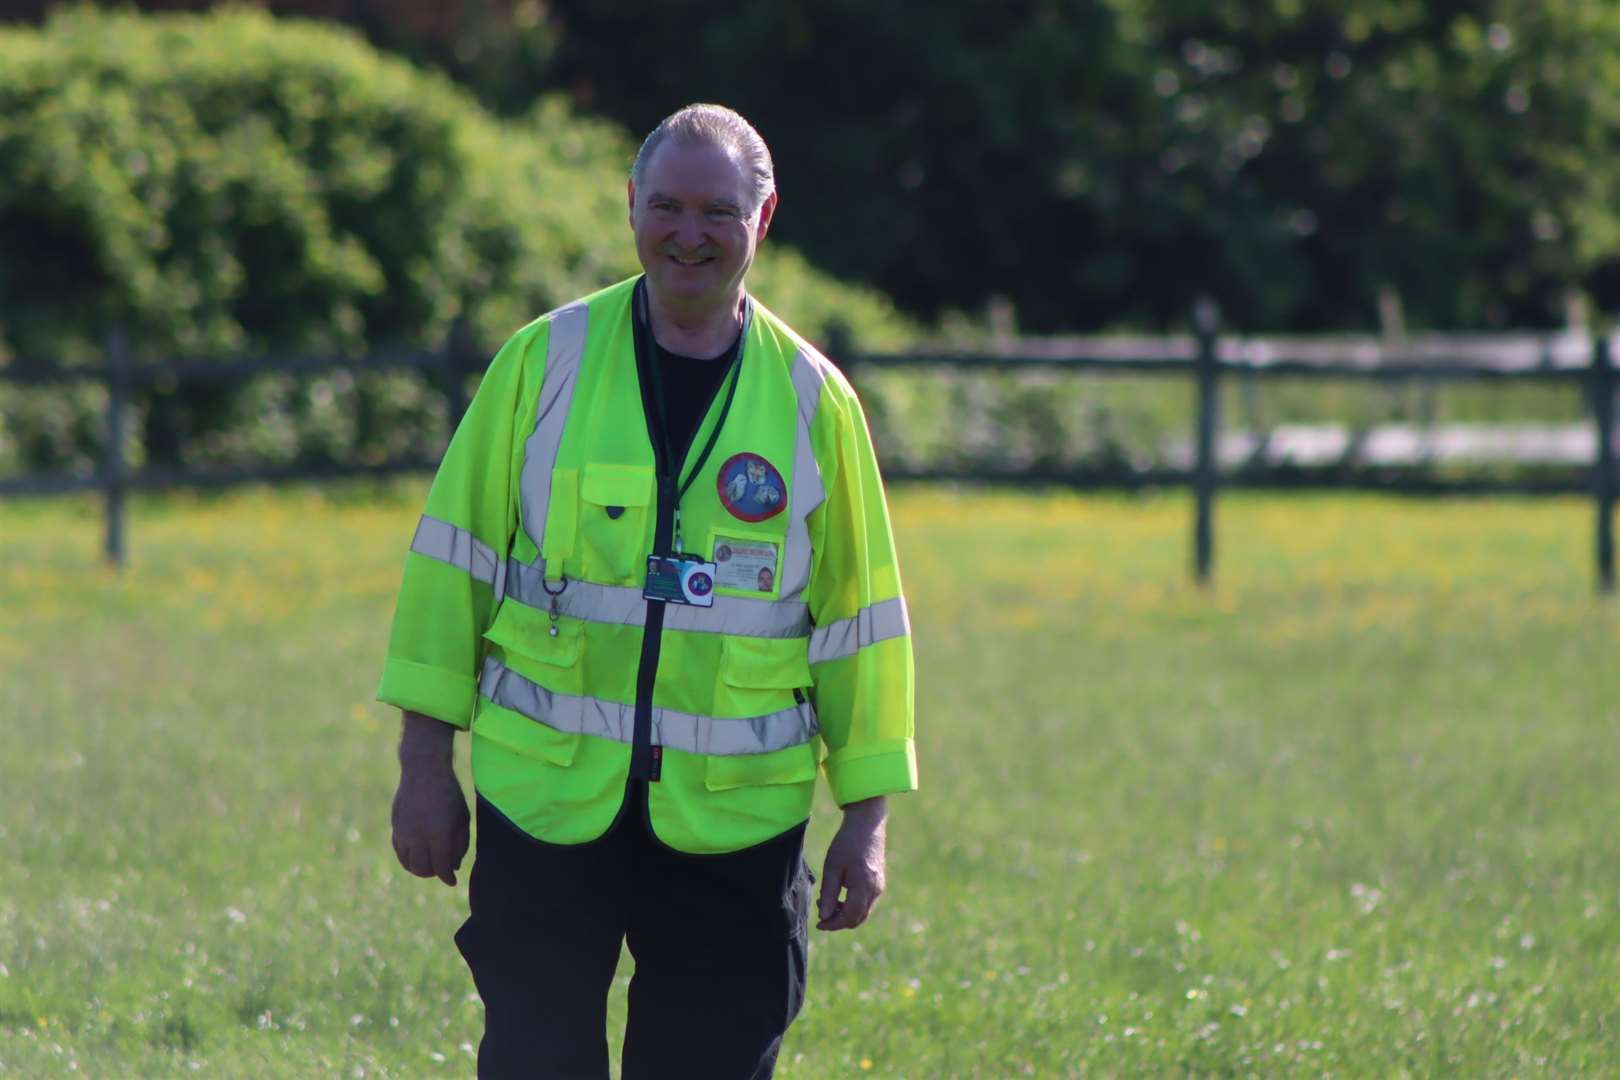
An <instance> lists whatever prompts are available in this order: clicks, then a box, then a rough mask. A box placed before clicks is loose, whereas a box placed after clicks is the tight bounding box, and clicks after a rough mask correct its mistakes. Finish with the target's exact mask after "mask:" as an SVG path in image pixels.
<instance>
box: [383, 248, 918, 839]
mask: <svg viewBox="0 0 1620 1080" xmlns="http://www.w3.org/2000/svg"><path fill="white" fill-rule="evenodd" d="M636 281H637V279H631V280H629V281H625V282H621V283H620V284H618V285H614V286H610V287H609V288H606V289H604V290H602V291H600V292H597V293H594V294H592V295H590V296H588V297H585V298H584V299H582V300H580V301H577V302H576V303H573V304H570V305H568V306H566V307H563V308H560V309H558V310H557V311H554V312H552V313H550V314H548V315H545V316H543V317H541V318H540V319H537V320H536V321H535V322H533V323H531V324H530V325H528V326H526V327H524V328H523V329H522V330H520V331H518V332H517V334H515V335H514V336H513V337H512V339H511V340H510V341H508V342H507V343H506V345H505V346H504V347H503V348H502V349H501V350H500V352H499V353H498V354H497V355H496V357H495V359H494V361H493V362H492V363H491V365H490V367H489V370H488V372H487V373H486V374H485V376H484V379H483V382H482V384H481V385H480V387H479V389H478V393H477V394H476V396H475V397H474V399H473V402H472V404H471V406H470V407H469V409H468V411H467V414H466V416H465V418H464V419H463V420H462V422H461V424H460V426H459V427H458V428H457V429H456V432H455V435H454V437H453V438H452V440H451V442H450V446H449V448H448V450H447V451H446V452H445V456H444V460H443V462H442V464H441V465H440V467H439V471H438V474H437V476H436V477H435V479H434V482H433V486H432V489H431V491H430V492H429V495H428V500H427V507H426V512H425V514H424V515H423V517H422V519H421V522H420V524H419V525H418V527H417V531H416V535H415V538H414V540H413V541H412V544H411V550H410V554H409V555H408V556H407V558H406V566H405V574H404V581H403V584H402V585H401V588H400V594H399V601H398V607H397V609H396V612H395V616H394V623H393V630H392V634H391V637H390V641H389V646H388V657H387V660H386V663H385V666H384V671H383V676H382V682H381V685H380V687H379V689H378V694H377V696H378V698H379V700H382V701H385V702H388V703H390V704H393V705H397V706H399V707H401V708H403V709H410V710H414V711H416V712H420V713H425V714H426V715H428V716H432V717H435V718H437V719H439V720H442V721H444V722H446V723H449V724H453V725H455V726H456V727H459V728H464V729H465V728H467V727H469V726H470V728H471V731H472V767H473V780H474V785H475V786H476V788H477V790H478V792H479V793H480V794H481V795H482V796H483V797H484V798H485V799H487V800H488V801H489V802H490V803H491V804H492V805H493V806H494V807H495V808H496V809H497V810H499V811H501V812H502V813H503V814H504V815H505V816H506V817H507V818H509V819H510V820H511V821H512V822H514V823H515V824H516V825H518V826H519V827H520V828H522V829H524V830H525V831H527V832H528V833H529V834H531V835H533V836H535V837H537V838H539V839H540V840H544V841H547V842H550V843H558V844H576V843H583V842H586V841H589V840H592V839H595V838H596V837H598V836H600V835H602V833H603V832H605V831H606V829H607V828H608V826H609V825H610V824H611V823H612V821H613V819H614V817H615V815H616V814H617V812H618V810H619V807H620V804H621V801H622V799H623V795H624V792H625V788H626V780H627V778H629V777H630V776H632V775H638V776H641V777H643V778H645V779H647V780H648V781H649V783H648V799H647V801H648V807H649V816H650V818H651V824H652V828H653V831H654V833H655V834H656V835H657V836H658V837H659V838H660V839H661V840H662V841H663V842H664V843H666V844H668V845H670V846H671V847H673V848H676V849H677V850H681V851H687V852H694V853H706V852H724V851H735V850H738V849H741V848H743V847H747V846H749V845H751V844H755V843H759V842H761V841H763V840H766V839H768V838H770V837H772V836H775V835H777V834H779V833H781V832H783V831H784V830H786V829H788V828H791V827H793V826H794V825H797V824H799V823H800V822H802V821H804V820H805V819H806V818H807V817H808V816H809V814H810V805H811V798H812V795H813V792H814V788H815V777H816V773H817V768H818V765H819V766H820V767H821V768H822V769H824V770H825V772H826V775H827V779H828V782H829V784H830V786H831V789H832V794H833V797H834V798H835V800H836V801H837V802H838V803H839V804H840V805H845V804H848V803H851V802H855V801H858V800H861V799H866V798H870V797H872V796H875V795H886V794H892V793H896V792H902V791H908V790H911V789H913V788H915V787H916V785H917V765H916V754H915V749H914V746H913V740H912V712H913V670H912V653H911V639H910V623H909V620H908V617H907V614H906V605H905V600H904V598H903V597H902V595H901V590H900V575H899V570H898V567H897V565H896V560H895V551H894V542H893V538H892V534H891V531H890V526H889V515H888V508H887V505H886V503H885V501H884V495H883V485H882V481H881V479H880V478H879V475H878V470H877V462H876V459H875V458H874V456H873V452H872V444H871V438H870V435H869V434H868V431H867V427H866V421H865V417H864V416H863V414H862V412H861V408H860V405H859V403H858V402H857V400H856V397H855V394H854V392H853V390H852V389H851V388H850V386H849V383H848V382H846V381H845V379H844V378H843V376H842V375H840V374H839V372H838V371H837V369H835V368H834V367H833V366H832V365H831V364H830V363H828V362H827V360H826V359H825V358H824V357H822V356H821V355H820V354H819V353H818V352H817V351H816V350H815V349H814V348H812V347H811V346H810V345H809V344H807V343H806V342H805V341H804V340H803V339H801V338H800V337H799V336H798V335H796V334H795V333H794V332H793V331H792V330H791V329H789V328H788V326H787V325H786V324H785V323H783V322H782V321H781V320H780V319H779V318H777V317H776V316H775V315H773V314H772V313H771V312H769V311H768V310H766V309H765V308H764V306H763V305H760V304H758V303H757V302H755V301H753V300H752V299H751V298H750V299H749V300H748V301H747V304H746V309H747V311H748V312H749V315H748V317H747V318H745V319H744V331H743V342H742V346H743V347H742V354H741V360H740V364H739V366H738V367H737V369H736V371H735V374H734V376H733V377H734V378H735V388H734V390H733V389H732V388H730V387H728V386H727V385H724V384H723V385H722V387H721V389H720V391H719V392H718V393H717V394H716V399H715V403H714V404H712V405H711V407H710V409H709V412H708V414H707V415H706V417H705V418H704V420H703V423H702V425H701V427H700V428H699V430H698V432H697V434H696V435H695V436H694V437H693V439H692V442H691V449H690V450H689V451H688V454H687V460H686V461H685V462H684V463H683V464H682V467H681V470H680V473H679V479H680V480H681V481H685V480H686V479H687V476H688V470H689V469H690V468H691V466H692V465H693V464H694V463H695V461H696V459H697V458H698V457H699V455H700V453H701V451H702V448H703V447H704V446H705V445H706V444H707V443H708V442H709V436H710V434H711V433H712V432H713V431H714V428H715V422H716V419H717V417H718V416H719V414H720V412H721V411H722V403H723V402H722V399H723V398H725V397H726V396H727V395H728V393H729V394H730V395H731V397H732V402H731V406H730V409H729V412H728V413H727V416H726V419H725V422H724V424H723V425H721V429H720V431H719V434H718V437H717V439H716V441H715V443H714V446H713V449H712V451H711V453H710V454H709V456H708V457H707V459H706V460H705V461H704V463H703V465H702V468H701V470H700V471H699V473H698V475H696V476H694V477H692V480H691V483H690V485H689V486H687V487H686V488H685V493H684V495H683V496H681V497H680V498H679V500H678V503H677V500H676V498H675V488H676V486H677V485H675V484H661V483H660V482H659V480H658V476H659V470H658V462H659V460H660V459H659V458H657V457H656V456H655V450H654V447H653V441H652V438H651V437H650V435H649V432H648V425H647V422H646V419H645V417H646V413H645V412H644V408H643V395H642V380H641V378H640V376H639V374H638V367H637V361H636V346H635V332H634V329H633V321H632V317H631V305H632V300H633V296H634V294H635V286H636ZM728 381H729V380H728ZM669 471H671V470H670V469H669V468H668V467H667V466H666V468H665V470H664V472H666V473H667V472H669ZM677 509H678V511H679V522H680V533H681V547H682V549H683V550H684V551H686V552H690V553H692V554H695V555H697V556H700V557H701V558H702V559H703V560H707V561H711V562H713V563H714V564H715V566H716V568H717V573H715V574H714V575H712V578H713V580H712V583H711V587H712V592H713V597H714V604H713V606H711V607H700V606H689V605H679V604H673V603H666V602H664V601H662V600H647V599H645V598H644V597H643V592H644V589H645V587H646V582H647V574H648V556H649V554H651V553H654V552H655V551H656V552H657V553H659V554H664V553H667V552H668V551H669V550H670V548H671V546H672V541H673V538H672V535H671V534H672V532H673V527H674V520H675V517H676V511H677Z"/></svg>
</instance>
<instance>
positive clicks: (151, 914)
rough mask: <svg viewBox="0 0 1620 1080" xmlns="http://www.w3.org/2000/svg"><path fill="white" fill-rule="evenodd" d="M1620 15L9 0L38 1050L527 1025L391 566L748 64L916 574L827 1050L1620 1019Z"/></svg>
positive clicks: (19, 704) (1114, 6)
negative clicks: (439, 807) (682, 133)
mask: <svg viewBox="0 0 1620 1080" xmlns="http://www.w3.org/2000/svg"><path fill="white" fill-rule="evenodd" d="M1617 58H1620V5H1616V4H1614V3H1612V0H1428V2H1425V0H1354V2H1351V0H1342V2H1340V0H1089V2H1082V0H999V2H990V0H934V2H931V3H929V4H926V5H922V4H898V3H897V4H883V3H872V2H871V0H860V2H857V0H777V2H770V3H765V2H757V3H733V2H727V0H704V2H702V3H698V2H693V0H665V2H661V3H657V4H649V3H636V2H631V0H515V2H507V0H444V2H429V0H396V2H384V0H288V2H272V3H261V4H242V3H239V4H234V5H230V6H221V5H213V4H208V3H167V2H155V3H137V4H130V3H120V4H116V5H112V4H109V5H88V4H71V5H69V4H54V3H49V2H44V0H0V731H4V732H5V733H6V734H7V736H8V745H9V746H10V749H9V750H8V751H7V753H6V754H5V755H0V793H3V795H4V797H3V798H0V1075H18V1076H29V1077H33V1076H57V1075H61V1076H68V1075H90V1076H114V1077H118V1076H163V1077H167V1076H174V1075H186V1074H191V1073H200V1074H202V1075H219V1076H248V1077H257V1076H265V1077H280V1076H337V1075H341V1076H417V1075H445V1076H454V1075H466V1074H467V1073H468V1072H469V1071H470V1062H471V1060H472V1058H471V1053H472V1045H473V1044H474V1043H475V1042H476V1039H477V1034H478V1025H479V1023H480V1019H481V1014H480V1012H479V1007H478V1003H477V1000H476V996H469V995H471V990H472V987H471V983H470V980H469V979H468V977H467V975H466V972H465V970H464V969H463V968H462V967H461V965H460V961H459V959H458V958H457V957H456V956H455V955H454V950H453V949H452V948H451V947H450V944H449V940H450V939H449V934H450V932H451V931H452V930H453V929H454V926H455V925H456V924H457V922H458V921H459V919H460V917H461V915H462V913H463V912H464V910H465V898H464V897H463V896H461V894H460V890H447V889H442V888H439V887H437V886H430V885H428V884H424V883H422V882H418V881H415V880H413V879H410V878H408V877H407V876H406V875H404V874H403V873H402V872H401V871H400V870H399V869H398V867H397V866H396V865H394V858H393V855H392V852H391V851H390V850H389V846H388V839H387V821H386V818H387V805H388V798H389V793H390V791H391V789H392V788H391V785H392V782H393V779H394V768H393V765H392V763H391V761H390V753H391V750H392V743H393V739H394V732H395V731H396V730H397V717H396V716H395V715H394V714H392V713H391V712H390V711H388V710H384V709H382V708H381V707H379V706H377V705H376V704H375V703H373V702H372V699H371V695H372V691H373V688H374V685H375V678H376V674H377V671H378V668H379V665H380V661H381V657H382V651H383V647H384V643H385V640H386V633H387V625H388V619H389V615H390V612H391V611H392V604H393V597H394V590H395V589H396V587H397V583H398V574H399V570H400V566H401V562H402V560H403V557H404V552H405V550H406V547H407V545H408V543H409V539H410V535H411V530H412V528H413V527H414V523H415V520H416V515H417V513H418V512H419V510H420V505H421V499H422V497H423V494H424V492H425V486H426V483H427V479H428V476H429V475H430V473H431V469H432V467H433V466H434V464H435V463H436V462H437V459H438V456H439V454H440V453H441V452H442V449H443V446H444V445H445V442H446V440H447V439H448V437H449V433H450V431H451V430H452V428H453V425H454V423H455V421H456V419H457V417H458V416H459V414H460V412H461V410H462V409H463V408H464V407H465V404H466V401H467V399H468V396H469V395H470V394H471V393H472V392H473V391H474V390H475V389H476V385H477V380H478V376H479V374H480V372H481V371H482V369H483V366H484V365H485V364H486V363H487V360H488V357H489V356H490V355H492V354H493V352H494V350H495V349H496V348H498V347H499V345H500V343H501V342H502V341H503V340H505V338H506V337H507V336H508V335H509V334H511V333H512V332H513V331H514V330H516V329H517V328H518V327H520V326H522V325H523V324H525V323H527V322H528V321H529V320H531V319H533V318H534V317H535V316H537V315H539V314H541V313H543V312H545V311H548V310H550V309H552V308H553V307H555V306H557V305H559V304H561V303H564V302H567V301H569V300H571V299H573V298H575V297H577V296H579V295H581V294H583V293H586V292H588V291H590V290H593V289H595V288H597V287H598V286H601V285H603V284H606V283H609V282H611V281H615V280H619V279H621V278H623V277H625V276H627V275H629V274H630V273H632V272H634V271H635V270H636V263H635V257H634V253H633V248H632V245H631V243H630V235H629V230H628V227H627V224H626V221H625V207H624V182H625V178H626V175H627V172H628V169H629V165H630V162H631V160H632V157H633V155H634V151H635V148H636V146H637V144H638V142H639V140H640V138H641V137H642V136H643V135H644V133H645V132H646V131H647V130H649V129H650V128H651V127H652V126H653V125H654V124H655V123H656V122H657V121H658V120H659V119H661V118H662V117H663V116H665V115H666V114H668V113H669V112H671V111H673V110H674V109H675V108H677V107H679V106H680V105H683V104H686V103H688V102H692V101H716V102H721V103H724V104H727V105H730V106H732V107H734V108H736V109H738V110H739V111H740V112H742V113H743V114H744V115H745V116H747V117H748V118H749V119H750V120H752V121H753V122H754V123H755V124H756V125H757V127H758V128H759V130H760V131H761V133H762V134H763V135H764V137H765V139H766V140H767V142H768V143H769V145H770V147H771V149H772V151H773V153H774V155H775V158H776V163H777V171H778V185H779V189H780V191H781V196H782V203H781V209H780V212H779V214H778V216H777V218H776V222H775V224H774V226H773V228H772V232H771V236H770V238H769V240H768V241H767V243H766V244H765V245H764V247H763V248H762V253H761V256H760V260H759V262H758V264H757V265H756V268H755V271H754V272H753V274H752V275H751V277H750V287H751V289H752V291H753V292H754V293H755V294H756V295H757V296H758V297H759V298H760V299H761V300H763V301H764V302H765V303H766V304H767V305H769V306H770V307H772V308H773V309H774V310H776V311H777V312H779V313H780V314H782V315H783V316H784V317H785V318H786V319H787V320H788V322H789V323H791V324H792V325H794V326H795V327H796V328H798V329H799V330H801V331H802V332H804V333H805V334H806V335H807V336H809V337H811V338H813V339H814V340H816V341H817V342H818V343H819V344H820V345H821V346H822V347H823V348H824V349H825V350H826V351H827V352H828V353H829V355H831V356H832V357H833V358H834V360H835V361H836V362H838V363H840V364H841V365H842V366H844V367H845V369H846V371H847V372H848V373H849V374H850V376H851V378H852V379H853V380H854V382H855V384H856V385H857V387H858V389H859V390H860V393H861V396H862V399H863V401H864V403H865V406H866V409H867V412H868V416H869V418H870V420H871V424H872V428H873V434H874V438H875V440H876V443H877V446H878V449H879V454H880V457H881V459H882V461H883V464H884V467H885V470H886V473H887V475H888V476H889V477H890V479H891V481H892V483H891V497H892V504H893V508H894V514H895V521H896V528H897V535H898V537H899V543H900V547H901V555H902V566H903V567H904V568H905V574H906V581H907V593H908V602H909V603H910V605H911V611H912V617H913V622H914V625H915V627H916V642H917V650H918V671H919V691H918V718H919V719H918V738H919V756H920V758H921V762H922V778H923V779H922V782H923V789H922V790H921V791H920V792H918V793H917V794H916V795H915V796H910V797H908V798H907V799H905V800H897V803H898V806H897V808H896V814H895V819H894V823H893V826H892V833H891V837H892V841H891V842H892V845H893V851H892V882H891V885H892V888H891V895H890V896H889V897H887V898H886V899H885V904H884V909H883V910H882V911H881V912H880V917H879V919H878V920H877V921H875V922H874V923H873V925H872V926H870V927H869V928H867V929H864V930H863V931H862V932H861V935H859V936H850V935H841V936H837V937H834V938H822V939H818V941H817V943H816V952H815V954H814V956H815V959H814V961H813V963H814V965H815V971H814V972H813V975H812V990H811V997H812V1000H811V1004H810V1007H809V1009H808V1010H807V1012H806V1013H805V1014H804V1017H803V1019H802V1020H801V1021H800V1022H799V1024H798V1025H797V1026H796V1027H795V1028H794V1031H793V1033H791V1034H790V1036H789V1047H788V1050H787V1051H786V1052H785V1053H784V1058H783V1066H782V1073H781V1075H784V1076H793V1077H823V1076H851V1075H875V1076H886V1077H889V1076H892V1077H905V1076H909V1077H913V1078H918V1077H927V1078H954V1077H994V1078H1003V1077H1008V1076H1023V1075H1037V1076H1081V1075H1087V1076H1091V1075H1096V1076H1133V1077H1134V1076H1172V1075H1173V1076H1192V1075H1197V1076H1206V1075H1208V1076H1217V1075H1218V1076H1232V1075H1260V1076H1272V1075H1288V1076H1294V1075H1300V1076H1318V1075H1329V1074H1331V1075H1343V1076H1361V1075H1366V1076H1431V1075H1433V1076H1450V1075H1466V1076H1477V1077H1488V1076H1503V1077H1506V1076H1536V1075H1547V1076H1595V1075H1606V1074H1612V1072H1613V1068H1614V1066H1613V1054H1612V1034H1613V1033H1612V1030H1611V1028H1612V1023H1611V1022H1610V1020H1609V1019H1608V1018H1610V1017H1612V1006H1613V1001H1612V996H1613V995H1612V986H1613V983H1612V972H1613V970H1614V964H1615V963H1617V962H1620V952H1617V945H1616V942H1620V841H1617V840H1616V835H1617V834H1616V833H1615V831H1614V829H1613V828H1612V820H1613V813H1614V810H1615V809H1616V807H1615V804H1614V793H1615V791H1617V790H1620V776H1617V775H1616V770H1615V768H1614V766H1613V762H1614V760H1615V755H1614V753H1613V750H1614V749H1615V743H1614V730H1615V721H1616V720H1620V713H1617V711H1616V708H1615V705H1614V702H1615V701H1616V691H1617V690H1620V684H1617V681H1616V679H1615V676H1614V674H1613V672H1614V670H1615V669H1614V665H1613V662H1612V658H1613V649H1614V643H1615V632H1616V629H1617V625H1616V618H1617V613H1616V609H1615V608H1614V606H1613V602H1612V600H1611V599H1609V598H1607V597H1606V596H1604V595H1603V590H1604V589H1607V588H1612V585H1613V562H1614V543H1613V537H1612V531H1611V530H1612V518H1613V503H1614V501H1615V489H1616V477H1615V468H1614V463H1613V453H1614V448H1615V445H1616V440H1615V437H1614V435H1615V433H1614V426H1615V418H1614V400H1615V390H1616V386H1615V383H1616V379H1615V375H1614V365H1613V361H1612V357H1611V354H1610V349H1609V339H1608V335H1609V334H1610V333H1611V332H1612V330H1613V328H1614V327H1613V317H1612V316H1613V313H1614V312H1615V311H1616V310H1620V194H1617V193H1620V153H1617V150H1620V61H1617ZM339 477H348V478H349V479H346V480H343V481H342V482H338V480H337V478H339ZM355 477H359V478H360V479H358V480H357V479H354V478H355ZM312 481H313V482H312ZM964 481H970V482H971V484H964V483H960V482H964ZM221 488H224V489H230V490H227V491H224V492H223V493H221V492H219V491H217V490H216V489H221ZM1104 489H1106V490H1104ZM1217 489H1221V490H1222V494H1221V496H1220V500H1221V501H1220V509H1219V514H1218V515H1217V514H1216V511H1215V505H1214V498H1215V493H1216V491H1217ZM1225 489H1260V490H1247V491H1245V490H1233V491H1231V492H1230V493H1227V491H1226V490H1225ZM1302 489H1312V490H1302ZM1343 489H1356V490H1355V491H1346V490H1343ZM199 492H201V493H199ZM1458 495H1463V496H1467V497H1466V498H1456V497H1454V496H1458ZM44 496H50V497H49V498H46V497H44ZM1413 496H1417V497H1416V498H1414V497H1413ZM1439 496H1453V497H1446V498H1441V497H1439ZM1594 499H1595V502H1596V513H1595V514H1594V505H1593V504H1594ZM126 503H127V506H128V510H127V516H128V518H129V524H128V527H127V532H128V536H127V538H126V535H125V534H126V523H125V517H126ZM1594 523H1595V526H1594ZM1594 532H1595V534H1596V535H1595V539H1594ZM964 553H970V554H969V555H968V556H966V557H967V558H970V559H971V565H972V566H973V568H974V570H973V577H974V582H973V587H972V588H965V587H964V574H963V568H964V565H967V563H965V562H964ZM1217 553H1218V556H1219V557H1218V558H1217V557H1216V555H1217ZM1594 556H1595V562H1596V565H1597V570H1596V574H1595V575H1594V571H1593V564H1594ZM108 562H110V563H112V564H114V565H117V564H122V570H121V571H120V570H115V569H107V568H103V564H105V563H108ZM1189 571H1192V572H1191V573H1189ZM1594 577H1595V578H1596V581H1597V584H1598V586H1599V588H1598V589H1597V590H1594V588H1593V581H1594ZM1194 582H1197V583H1198V586H1201V587H1195V585H1194V584H1193V583H1194ZM463 741H464V740H463ZM461 765H462V776H463V778H464V779H465V778H466V776H467V773H466V762H465V759H464V758H463V759H462V761H461ZM833 819H834V815H833V813H832V808H831V807H830V806H828V805H826V804H822V805H821V806H820V807H819V808H818V814H817V817H816V820H815V822H814V824H813V827H812V834H811V835H812V846H813V847H819V846H820V845H822V844H824V843H825V841H826V840H827V838H828V837H829V836H830V827H831V822H832V821H833ZM464 882H465V875H463V888H464ZM627 978H628V963H627V965H626V968H625V969H623V970H622V971H621V975H620V977H619V980H618V981H617V983H616V987H615V995H616V996H615V999H614V1001H615V1004H614V1010H615V1011H614V1014H613V1015H614V1017H615V1020H614V1023H615V1024H622V1017H623V1008H624V982H625V980H626V979H627Z"/></svg>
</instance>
